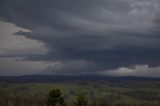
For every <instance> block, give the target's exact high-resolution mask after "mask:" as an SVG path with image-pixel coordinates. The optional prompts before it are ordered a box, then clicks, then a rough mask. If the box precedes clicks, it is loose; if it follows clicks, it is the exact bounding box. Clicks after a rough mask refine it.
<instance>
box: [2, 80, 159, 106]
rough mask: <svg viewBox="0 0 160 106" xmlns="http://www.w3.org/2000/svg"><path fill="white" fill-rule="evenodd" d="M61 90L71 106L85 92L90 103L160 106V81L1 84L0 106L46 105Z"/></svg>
mask: <svg viewBox="0 0 160 106" xmlns="http://www.w3.org/2000/svg"><path fill="white" fill-rule="evenodd" d="M55 88H59V89H61V90H62V92H63V94H64V99H65V101H66V103H67V105H69V106H72V105H73V102H74V101H75V99H76V96H77V95H78V94H79V93H80V92H83V93H84V94H85V95H86V97H87V98H88V99H89V102H93V101H97V102H107V103H110V104H112V105H113V104H119V103H121V104H122V103H123V104H126V105H127V106H132V105H135V106H159V104H160V81H136V80H135V81H134V80H129V81H127V80H122V81H121V80H114V81H66V82H52V83H13V82H1V83H0V106H45V101H46V97H47V94H48V92H49V91H50V90H51V89H55Z"/></svg>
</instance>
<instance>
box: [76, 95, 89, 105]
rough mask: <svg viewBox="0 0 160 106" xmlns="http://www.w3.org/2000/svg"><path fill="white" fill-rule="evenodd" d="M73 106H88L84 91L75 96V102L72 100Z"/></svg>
mask: <svg viewBox="0 0 160 106" xmlns="http://www.w3.org/2000/svg"><path fill="white" fill-rule="evenodd" d="M74 105H75V106H88V99H87V98H86V96H85V95H84V93H80V94H79V95H78V96H77V99H76V102H74Z"/></svg>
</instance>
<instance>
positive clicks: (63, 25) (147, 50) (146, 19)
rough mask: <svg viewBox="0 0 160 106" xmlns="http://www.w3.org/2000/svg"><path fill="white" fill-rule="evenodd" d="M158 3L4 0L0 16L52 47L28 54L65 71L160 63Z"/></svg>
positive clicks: (23, 34) (100, 0) (159, 7)
mask: <svg viewBox="0 0 160 106" xmlns="http://www.w3.org/2000/svg"><path fill="white" fill-rule="evenodd" d="M159 9H160V4H159V1H158V0H153V1H150V0H142V1H139V0H121V1H118V0H14V1H13V0H1V1H0V19H1V20H3V21H7V22H11V23H14V24H15V25H17V26H20V27H23V28H27V29H29V30H31V32H22V31H19V32H16V33H15V34H17V35H19V36H21V35H22V36H25V37H27V38H30V39H35V40H38V41H41V42H43V43H45V44H46V46H47V48H48V49H49V52H48V53H47V54H45V55H32V56H29V55H26V59H28V60H32V61H51V62H57V61H59V62H62V63H61V66H60V65H58V67H64V68H63V69H62V70H63V71H62V72H65V71H67V70H73V71H75V70H76V67H74V68H72V67H73V65H75V66H77V70H78V71H80V70H81V71H100V70H102V71H103V70H108V69H116V68H119V67H122V66H124V67H131V66H135V65H137V64H147V65H149V66H159V65H160V36H159V35H160V32H159V30H158V29H159V28H160V27H159V25H160V23H159V19H160V18H159V15H157V14H159ZM75 62H76V63H75ZM77 64H79V65H80V64H81V65H82V66H80V67H78V65H77ZM90 64H92V65H90ZM84 67H87V68H84ZM53 69H54V68H53ZM58 69H59V68H58ZM60 69H61V68H60Z"/></svg>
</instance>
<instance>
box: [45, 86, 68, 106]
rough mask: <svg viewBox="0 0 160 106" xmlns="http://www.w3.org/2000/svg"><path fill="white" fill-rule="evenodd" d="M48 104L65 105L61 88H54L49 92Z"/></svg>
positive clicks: (50, 105) (54, 105)
mask: <svg viewBox="0 0 160 106" xmlns="http://www.w3.org/2000/svg"><path fill="white" fill-rule="evenodd" d="M46 104H47V106H65V102H64V98H63V94H62V92H61V90H60V89H53V90H51V91H50V92H49V94H48V97H47V100H46Z"/></svg>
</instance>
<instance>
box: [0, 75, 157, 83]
mask: <svg viewBox="0 0 160 106" xmlns="http://www.w3.org/2000/svg"><path fill="white" fill-rule="evenodd" d="M121 80H126V81H128V80H130V81H131V80H133V81H135V80H136V81H137V80H142V81H148V80H149V81H150V80H151V81H152V80H153V81H160V78H147V77H131V76H127V77H111V76H89V75H86V76H55V75H25V76H0V82H57V81H58V82H67V81H121Z"/></svg>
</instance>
